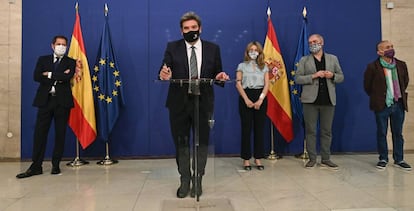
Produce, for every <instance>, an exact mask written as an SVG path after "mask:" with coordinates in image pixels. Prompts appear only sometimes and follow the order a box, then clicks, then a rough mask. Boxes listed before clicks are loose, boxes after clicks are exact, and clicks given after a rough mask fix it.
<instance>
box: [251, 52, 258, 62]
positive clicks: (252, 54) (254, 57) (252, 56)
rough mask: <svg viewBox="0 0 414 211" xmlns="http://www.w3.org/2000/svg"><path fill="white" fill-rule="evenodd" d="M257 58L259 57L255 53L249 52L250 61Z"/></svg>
mask: <svg viewBox="0 0 414 211" xmlns="http://www.w3.org/2000/svg"><path fill="white" fill-rule="evenodd" d="M257 56H259V53H258V52H257V51H249V57H250V58H251V59H252V60H255V59H257Z"/></svg>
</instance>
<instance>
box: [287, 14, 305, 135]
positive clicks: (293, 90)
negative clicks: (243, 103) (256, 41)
mask: <svg viewBox="0 0 414 211" xmlns="http://www.w3.org/2000/svg"><path fill="white" fill-rule="evenodd" d="M305 11H306V10H304V14H303V22H302V30H301V33H300V37H299V42H298V48H297V50H296V57H295V62H294V67H293V70H292V71H291V72H290V73H289V74H288V78H289V87H290V102H291V104H292V114H293V116H294V117H295V118H296V120H298V121H299V122H300V124H301V126H302V127H303V126H304V122H303V110H302V103H301V102H300V94H301V93H302V86H301V85H298V84H296V83H295V74H296V70H297V66H298V63H299V60H300V59H301V58H302V57H303V56H306V55H308V54H309V44H308V37H309V35H308V30H307V18H306V12H305Z"/></svg>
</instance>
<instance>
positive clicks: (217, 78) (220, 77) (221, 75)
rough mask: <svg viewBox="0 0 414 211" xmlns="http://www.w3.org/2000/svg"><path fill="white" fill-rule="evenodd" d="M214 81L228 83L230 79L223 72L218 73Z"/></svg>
mask: <svg viewBox="0 0 414 211" xmlns="http://www.w3.org/2000/svg"><path fill="white" fill-rule="evenodd" d="M216 80H219V81H228V80H230V77H229V75H227V74H226V73H225V72H220V73H219V74H217V75H216Z"/></svg>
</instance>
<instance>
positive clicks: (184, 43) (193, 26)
mask: <svg viewBox="0 0 414 211" xmlns="http://www.w3.org/2000/svg"><path fill="white" fill-rule="evenodd" d="M180 26H181V34H182V36H183V39H180V40H177V41H173V42H169V43H168V44H167V48H166V50H165V53H164V59H163V65H162V67H161V70H160V72H159V78H160V79H161V80H170V79H183V80H187V81H188V80H190V79H200V78H208V79H215V80H220V81H225V80H228V79H229V76H228V75H227V74H226V73H225V72H222V64H221V56H220V48H219V46H218V45H216V44H214V43H212V42H208V41H205V40H201V39H200V33H201V29H202V28H201V19H200V17H199V16H198V15H197V14H195V13H194V12H187V13H185V14H184V15H183V16H182V17H181V20H180ZM189 86H190V87H189ZM199 89H200V92H199V96H196V95H194V93H192V91H191V85H189V83H186V84H180V83H174V82H173V81H171V83H170V86H169V90H168V96H167V101H166V107H167V108H168V110H169V119H170V129H171V134H172V136H173V140H174V144H175V149H176V162H177V167H178V172H179V174H180V182H181V184H180V187H179V188H178V190H177V197H178V198H184V197H186V196H187V195H188V193H189V192H191V194H190V195H191V197H195V196H196V194H197V196H200V195H201V194H202V186H201V180H202V177H203V175H204V173H205V172H204V169H205V166H206V162H207V153H208V141H209V133H210V128H209V124H208V120H209V119H210V118H211V116H212V114H213V107H214V90H213V87H212V86H211V84H208V83H204V84H203V83H201V84H200V87H199ZM196 97H198V99H199V105H200V106H199V147H198V153H197V155H198V158H197V159H196V160H197V161H198V162H197V172H194V169H195V163H194V162H193V163H192V169H193V173H192V172H191V168H190V133H191V130H192V131H193V134H194V129H195V121H194V120H195V118H194V117H195V115H194V109H195V106H194V105H195V103H194V100H195V98H196ZM193 155H194V153H193ZM193 160H194V158H193ZM195 177H197V178H196V179H195ZM191 181H192V188H191V191H190V182H191ZM195 181H197V184H195ZM196 185H197V187H198V188H197V191H196V190H195V188H194V187H195V186H196ZM196 192H197V193H196Z"/></svg>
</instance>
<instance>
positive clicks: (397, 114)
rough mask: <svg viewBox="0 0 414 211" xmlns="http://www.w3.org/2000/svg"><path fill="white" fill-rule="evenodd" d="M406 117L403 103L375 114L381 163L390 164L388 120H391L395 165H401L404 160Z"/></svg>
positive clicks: (397, 103)
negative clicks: (404, 126) (403, 130)
mask: <svg viewBox="0 0 414 211" xmlns="http://www.w3.org/2000/svg"><path fill="white" fill-rule="evenodd" d="M404 117H405V111H404V107H403V104H402V102H401V101H398V102H395V103H394V104H393V105H391V106H390V107H386V108H384V109H383V110H382V111H379V112H375V120H376V123H377V148H378V154H379V160H380V161H381V160H383V161H386V162H388V145H387V130H388V119H389V120H390V126H391V133H392V146H393V153H392V157H393V159H394V163H399V162H401V161H403V160H404V151H403V146H404V139H403V135H402V128H403V124H404Z"/></svg>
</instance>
